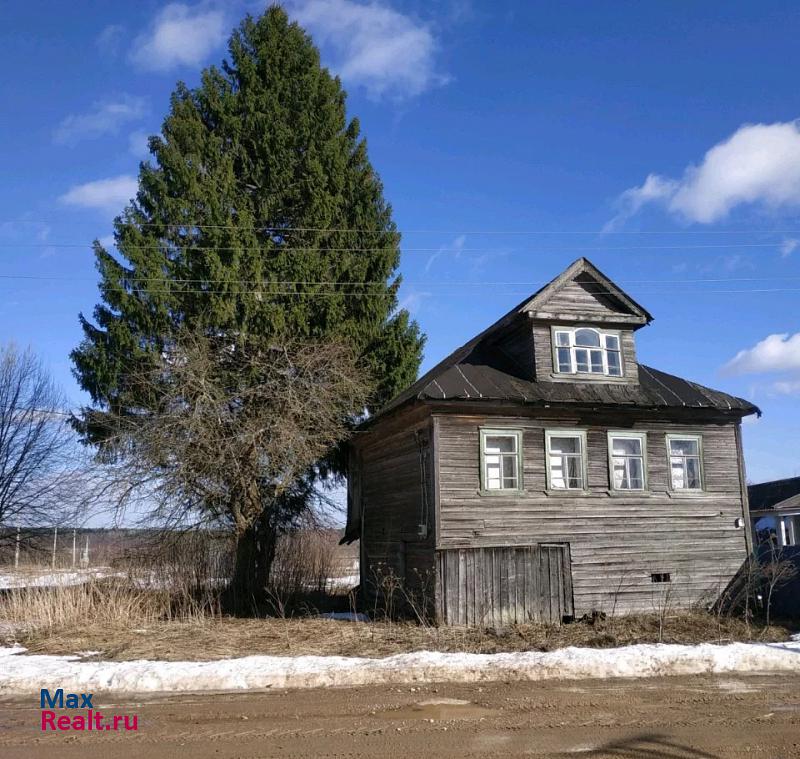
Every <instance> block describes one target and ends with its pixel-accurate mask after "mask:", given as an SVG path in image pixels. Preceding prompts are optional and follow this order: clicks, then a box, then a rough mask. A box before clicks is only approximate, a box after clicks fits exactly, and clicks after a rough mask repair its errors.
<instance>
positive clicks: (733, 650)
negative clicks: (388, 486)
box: [0, 640, 800, 695]
mask: <svg viewBox="0 0 800 759" xmlns="http://www.w3.org/2000/svg"><path fill="white" fill-rule="evenodd" d="M23 652H24V649H22V648H0V694H3V695H5V694H14V693H35V692H37V691H38V690H39V689H41V688H43V687H45V688H54V687H59V688H64V689H65V690H69V691H75V692H87V693H88V692H95V691H122V692H129V693H136V692H139V693H141V692H158V691H161V692H163V691H203V690H215V691H224V690H241V689H247V688H253V689H257V688H268V687H275V688H313V687H319V686H352V685H371V684H389V683H392V684H401V683H417V682H445V681H450V682H478V681H487V680H507V681H512V680H547V679H564V680H574V679H583V678H610V677H652V676H662V675H694V674H704V673H717V674H726V673H740V674H741V673H746V672H800V641H798V640H795V641H793V642H791V643H774V644H760V643H731V644H729V645H714V644H710V643H703V644H700V645H696V646H678V645H662V644H642V645H636V646H627V647H624V648H616V649H589V648H564V649H560V650H558V651H549V652H546V653H539V652H525V653H508V654H444V653H436V652H432V651H419V652H416V653H411V654H400V655H398V656H391V657H388V658H385V659H365V658H348V657H342V656H297V657H281V656H248V657H245V658H241V659H222V660H219V661H211V662H163V661H158V662H153V661H129V662H103V661H100V662H87V661H80V660H79V657H77V656H44V655H32V656H26V655H24V653H23Z"/></svg>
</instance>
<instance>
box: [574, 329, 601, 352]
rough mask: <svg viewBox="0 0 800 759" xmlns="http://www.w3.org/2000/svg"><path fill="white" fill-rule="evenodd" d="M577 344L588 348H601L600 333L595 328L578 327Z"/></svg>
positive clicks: (576, 331)
mask: <svg viewBox="0 0 800 759" xmlns="http://www.w3.org/2000/svg"><path fill="white" fill-rule="evenodd" d="M575 345H583V346H586V347H587V348H599V347H600V335H598V334H597V332H595V331H594V330H593V329H576V330H575Z"/></svg>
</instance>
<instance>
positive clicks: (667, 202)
mask: <svg viewBox="0 0 800 759" xmlns="http://www.w3.org/2000/svg"><path fill="white" fill-rule="evenodd" d="M617 205H618V208H619V212H618V214H617V216H615V217H614V218H613V219H612V220H611V221H610V222H608V224H606V227H605V231H613V229H615V228H617V227H619V226H620V225H621V224H622V223H623V222H624V221H625V220H626V219H628V218H630V217H631V216H633V215H634V214H636V213H637V212H638V211H639V210H640V209H641V208H643V207H644V206H646V205H659V206H662V207H664V208H666V209H667V210H668V211H669V212H670V213H672V214H674V215H676V216H678V217H680V218H682V219H685V220H687V221H690V222H696V223H699V224H711V223H713V222H715V221H720V220H721V219H724V218H725V217H726V216H727V215H728V214H729V213H730V212H731V211H732V210H733V209H734V208H736V207H737V206H740V205H757V206H761V207H762V208H765V209H768V210H776V209H781V208H800V122H798V121H789V122H778V123H775V124H745V125H743V126H741V127H740V128H739V129H738V130H737V131H736V132H734V133H733V134H732V135H731V136H730V137H729V138H728V139H726V140H724V141H722V142H720V143H718V144H716V145H714V146H713V147H712V148H711V149H710V150H709V151H708V152H707V153H706V154H705V156H704V157H703V160H702V161H701V162H700V164H699V165H697V166H695V165H691V166H688V167H687V168H686V169H685V171H684V173H683V176H682V177H681V178H680V179H671V178H669V177H663V176H660V175H658V174H650V175H649V176H648V177H647V178H646V179H645V181H644V183H643V184H642V185H640V186H638V187H632V188H630V189H628V190H626V191H625V192H623V193H622V195H620V197H619V199H618V201H617Z"/></svg>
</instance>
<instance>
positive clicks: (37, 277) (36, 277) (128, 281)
mask: <svg viewBox="0 0 800 759" xmlns="http://www.w3.org/2000/svg"><path fill="white" fill-rule="evenodd" d="M0 279H20V280H33V281H53V282H96V281H97V278H96V277H64V276H62V275H57V274H53V275H48V274H0ZM793 280H798V281H800V277H783V276H775V277H708V278H703V277H701V278H694V279H617V280H615V281H617V282H620V283H625V284H629V285H630V284H637V285H641V284H656V285H661V284H700V283H717V284H719V283H726V282H772V281H780V282H786V281H793ZM122 282H123V284H125V285H126V286H127V285H133V284H141V283H147V282H161V283H165V284H171V283H175V284H202V283H209V284H229V285H258V284H265V285H329V286H343V285H345V286H356V285H357V286H361V285H386V280H380V279H378V280H359V281H355V280H354V281H338V280H292V279H285V280H272V281H260V280H254V279H199V278H198V279H184V278H172V277H168V278H165V277H123V278H122ZM403 284H413V285H426V286H431V285H436V286H439V285H446V286H452V287H487V286H520V287H541V286H542V285H544V284H547V283H546V282H544V281H533V280H532V281H527V280H516V281H506V282H487V281H481V282H466V281H457V280H441V279H435V280H433V279H403ZM602 291H603V289H602V288H601V289H600V290H598V292H602ZM204 292H205V291H204Z"/></svg>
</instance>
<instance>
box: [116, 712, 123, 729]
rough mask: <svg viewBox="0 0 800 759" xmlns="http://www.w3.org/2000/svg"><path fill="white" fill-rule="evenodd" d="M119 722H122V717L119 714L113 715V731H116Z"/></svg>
mask: <svg viewBox="0 0 800 759" xmlns="http://www.w3.org/2000/svg"><path fill="white" fill-rule="evenodd" d="M121 720H122V715H121V714H115V715H114V729H115V730H116V729H117V725H118V724H119V723H120V721H121Z"/></svg>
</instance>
